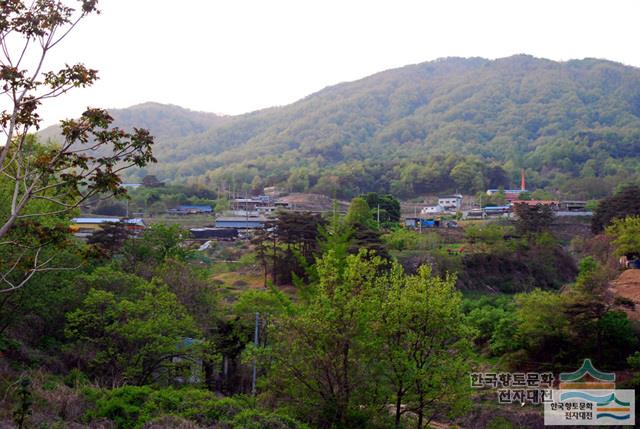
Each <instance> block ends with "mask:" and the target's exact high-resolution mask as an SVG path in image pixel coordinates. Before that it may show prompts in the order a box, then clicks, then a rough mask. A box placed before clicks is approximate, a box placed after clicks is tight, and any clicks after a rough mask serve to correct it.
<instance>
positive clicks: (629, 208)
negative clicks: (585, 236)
mask: <svg viewBox="0 0 640 429" xmlns="http://www.w3.org/2000/svg"><path fill="white" fill-rule="evenodd" d="M639 215H640V186H627V187H625V188H623V189H622V190H621V191H620V192H618V193H616V194H615V195H613V196H610V197H608V198H604V199H602V200H601V201H600V202H599V203H598V207H597V208H596V210H595V211H594V212H593V217H592V218H591V230H592V231H593V233H594V234H598V233H600V232H602V231H603V230H604V229H605V227H606V226H607V225H609V224H610V223H611V222H612V221H613V220H614V219H623V218H625V217H627V216H639Z"/></svg>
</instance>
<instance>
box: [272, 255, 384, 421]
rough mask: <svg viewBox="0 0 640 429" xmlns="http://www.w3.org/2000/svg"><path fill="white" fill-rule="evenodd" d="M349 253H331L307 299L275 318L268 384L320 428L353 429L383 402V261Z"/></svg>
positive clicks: (319, 266) (320, 263) (321, 261)
mask: <svg viewBox="0 0 640 429" xmlns="http://www.w3.org/2000/svg"><path fill="white" fill-rule="evenodd" d="M343 250H344V249H343ZM339 255H342V256H339ZM345 255H346V254H345V253H344V252H343V251H338V252H336V250H334V249H330V250H328V251H327V253H326V254H325V255H324V256H323V257H322V258H321V259H319V260H318V262H317V264H316V269H317V272H318V282H317V283H315V284H314V285H313V286H312V289H313V293H312V296H311V297H310V299H309V301H308V303H306V304H304V305H300V306H299V307H298V308H297V310H296V311H293V312H291V313H290V314H284V315H281V316H280V317H279V318H277V319H276V321H275V322H274V329H273V337H274V343H273V346H272V351H273V355H272V358H273V360H272V361H271V362H272V364H273V365H272V367H271V370H270V372H269V380H270V383H269V386H270V388H271V389H272V390H273V391H274V392H275V393H276V397H277V398H279V399H280V400H281V401H285V402H288V403H289V404H291V405H292V406H293V407H294V408H295V410H296V411H297V412H298V413H299V414H300V416H301V417H305V418H306V419H307V420H309V421H311V422H313V423H314V425H315V427H319V428H331V427H353V425H352V424H351V423H353V420H352V419H354V417H355V416H356V415H358V414H362V413H363V412H365V411H366V410H367V409H369V408H370V407H372V406H374V405H378V404H380V403H381V402H384V400H383V399H382V398H376V393H375V392H376V390H379V389H375V386H376V382H377V379H378V376H377V375H376V370H377V369H378V366H377V363H376V359H375V356H376V353H375V349H376V348H375V344H374V341H375V338H374V336H373V335H372V330H371V329H372V321H373V319H374V318H376V317H378V315H377V314H376V312H375V311H372V310H373V309H375V308H376V306H375V305H374V304H373V302H374V301H375V300H376V299H377V298H376V296H377V295H379V290H380V288H382V287H384V280H383V279H382V277H383V276H380V275H378V274H379V268H380V264H381V260H380V259H379V258H373V259H369V258H365V255H364V252H361V253H360V254H359V255H349V256H345ZM372 306H373V307H372ZM378 307H379V306H378Z"/></svg>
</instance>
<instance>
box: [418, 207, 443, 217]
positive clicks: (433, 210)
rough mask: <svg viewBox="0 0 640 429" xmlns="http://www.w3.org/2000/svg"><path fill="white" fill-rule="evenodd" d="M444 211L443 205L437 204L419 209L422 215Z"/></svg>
mask: <svg viewBox="0 0 640 429" xmlns="http://www.w3.org/2000/svg"><path fill="white" fill-rule="evenodd" d="M442 213H444V207H442V206H441V205H439V204H438V205H437V206H426V207H423V208H422V210H420V214H423V215H434V214H442Z"/></svg>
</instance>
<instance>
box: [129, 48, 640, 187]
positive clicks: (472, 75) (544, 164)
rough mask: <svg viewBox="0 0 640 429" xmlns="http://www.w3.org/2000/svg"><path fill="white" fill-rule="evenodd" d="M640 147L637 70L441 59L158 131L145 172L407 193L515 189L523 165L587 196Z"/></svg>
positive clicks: (537, 182) (533, 176)
mask: <svg viewBox="0 0 640 429" xmlns="http://www.w3.org/2000/svg"><path fill="white" fill-rule="evenodd" d="M142 125H145V124H142ZM149 128H150V129H151V130H152V131H155V130H154V128H155V127H154V126H153V124H149ZM639 151H640V69H637V68H634V67H628V66H624V65H622V64H618V63H614V62H610V61H605V60H596V59H584V60H572V61H568V62H555V61H550V60H545V59H537V58H533V57H530V56H525V55H518V56H513V57H508V58H503V59H498V60H487V59H482V58H468V59H464V58H446V59H441V60H437V61H432V62H427V63H422V64H417V65H410V66H406V67H402V68H399V69H394V70H388V71H384V72H381V73H378V74H375V75H373V76H369V77H366V78H364V79H361V80H358V81H355V82H348V83H342V84H339V85H335V86H332V87H329V88H326V89H323V90H321V91H319V92H317V93H315V94H312V95H310V96H308V97H306V98H304V99H302V100H300V101H298V102H296V103H293V104H291V105H288V106H284V107H277V108H270V109H265V110H261V111H257V112H253V113H249V114H245V115H239V116H234V117H224V118H223V119H222V120H218V121H214V123H212V124H211V125H210V126H209V127H208V129H206V130H199V131H196V132H195V133H193V134H189V135H183V136H180V135H172V136H160V138H159V139H158V144H157V147H156V150H155V153H156V156H157V158H158V159H159V161H160V162H159V163H158V164H157V165H156V166H153V167H152V168H150V169H149V171H142V172H139V174H140V175H142V174H146V173H147V172H153V173H154V174H157V175H158V176H159V177H161V178H163V179H169V180H178V181H187V182H195V183H200V184H205V185H207V186H211V187H217V188H225V189H229V188H232V189H236V190H244V191H250V190H251V189H254V190H257V189H259V188H260V187H261V186H268V185H279V186H282V187H284V188H286V189H289V190H292V191H307V190H312V191H315V192H320V193H325V194H328V195H332V194H334V192H336V193H337V195H338V196H341V197H350V196H352V195H355V194H357V193H359V192H363V191H384V192H392V193H394V194H396V195H399V196H402V197H410V196H413V195H416V194H422V193H431V192H445V191H453V190H458V191H460V192H465V193H473V192H478V191H480V190H483V189H485V188H486V187H497V186H501V185H503V186H513V185H514V184H516V183H518V182H519V181H518V177H519V171H520V169H521V168H525V169H526V171H527V178H528V184H529V185H530V187H531V188H534V189H535V188H546V189H548V190H551V191H553V192H557V193H558V194H562V195H565V196H572V197H576V198H591V197H601V196H603V195H606V194H608V193H610V192H611V190H612V189H613V188H614V187H615V186H616V185H617V184H619V183H621V182H625V181H629V180H635V179H636V178H637V177H638V174H639V173H640V171H639V169H638V159H637V154H638V153H639Z"/></svg>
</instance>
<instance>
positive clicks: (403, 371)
mask: <svg viewBox="0 0 640 429" xmlns="http://www.w3.org/2000/svg"><path fill="white" fill-rule="evenodd" d="M394 271H395V272H394V273H393V274H392V275H391V276H390V280H391V285H390V290H389V292H388V294H387V295H386V296H385V297H384V298H383V299H382V302H383V304H382V308H381V311H380V315H381V317H382V320H381V323H380V324H379V325H378V326H379V332H377V334H378V335H379V336H380V337H381V340H380V341H381V342H382V350H381V352H382V354H381V356H380V358H381V359H382V360H383V362H384V370H383V374H384V377H385V378H386V379H387V380H388V382H389V384H390V385H391V390H392V392H393V395H394V398H393V399H394V401H393V403H394V404H395V423H396V427H401V424H400V422H401V420H400V418H401V416H402V415H403V414H404V413H406V412H412V413H415V414H416V415H417V428H418V429H420V428H422V427H423V425H424V424H427V425H428V424H429V422H430V421H431V420H432V419H433V417H435V416H436V415H437V414H442V413H449V414H450V415H451V416H453V415H459V414H460V413H461V412H462V411H463V410H465V409H467V408H468V406H469V405H470V402H469V393H470V392H469V391H468V386H467V384H466V383H461V380H462V379H463V378H464V376H465V374H467V373H468V371H469V359H470V357H471V355H472V353H471V342H470V338H471V337H472V331H471V329H470V327H469V325H468V324H467V322H466V319H465V316H464V313H463V311H462V298H461V295H460V293H459V292H457V291H456V290H455V277H447V278H438V277H436V276H433V275H432V273H431V269H430V268H428V267H426V266H422V267H421V268H420V269H419V270H418V274H417V275H415V276H405V275H404V274H403V273H402V270H401V269H400V268H399V267H398V266H395V267H394Z"/></svg>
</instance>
